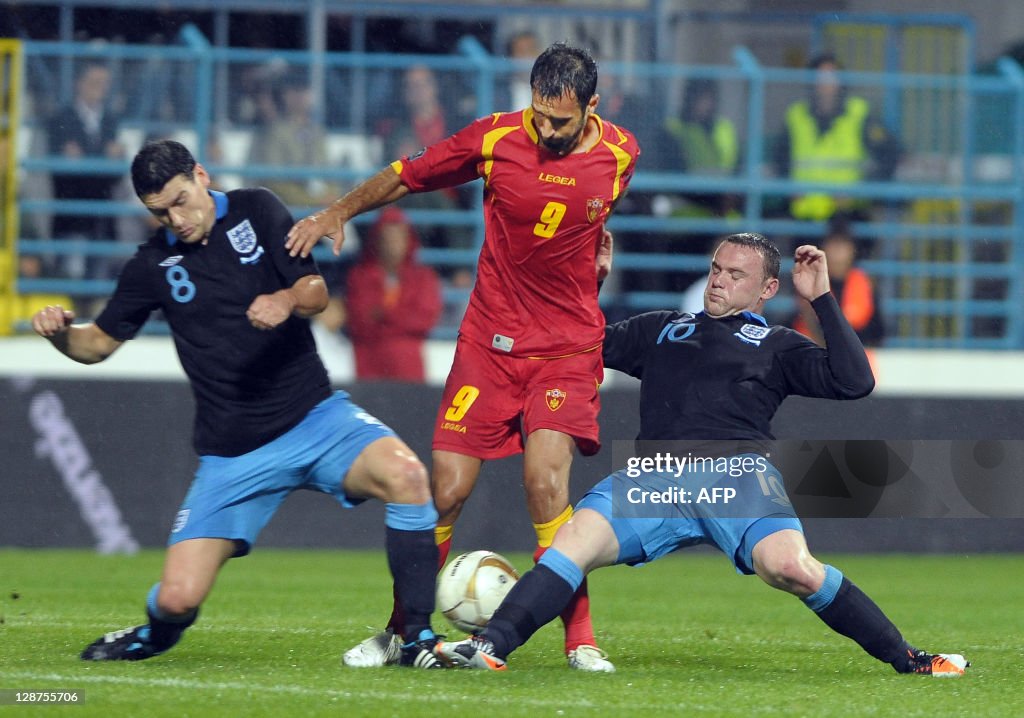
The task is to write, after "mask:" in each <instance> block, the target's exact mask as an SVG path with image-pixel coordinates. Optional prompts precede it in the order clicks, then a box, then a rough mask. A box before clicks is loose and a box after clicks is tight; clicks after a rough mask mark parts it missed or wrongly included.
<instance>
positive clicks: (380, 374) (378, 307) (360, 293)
mask: <svg viewBox="0 0 1024 718" xmlns="http://www.w3.org/2000/svg"><path fill="white" fill-rule="evenodd" d="M418 244H419V242H418V239H417V237H416V232H415V230H414V229H413V227H412V225H410V224H409V221H408V219H407V218H406V216H405V213H404V212H403V211H402V210H401V209H399V208H398V207H386V208H385V209H383V210H382V211H381V213H380V217H379V218H378V219H377V222H376V223H375V224H374V226H373V227H372V228H371V230H370V232H369V233H368V236H367V239H366V242H365V243H364V245H363V256H362V260H361V261H360V262H359V263H358V264H356V265H355V266H354V267H353V268H352V271H351V272H350V273H349V277H348V291H347V293H346V297H345V300H346V301H345V304H346V305H347V314H348V316H347V326H348V333H349V337H350V338H351V339H352V347H353V349H354V351H355V358H356V378H357V379H359V380H363V379H396V380H399V381H408V382H423V381H424V379H425V373H424V365H423V344H424V340H425V339H426V338H427V335H428V334H429V333H430V330H431V329H433V328H434V325H435V324H436V323H437V320H438V318H439V317H440V315H441V284H440V280H439V279H438V276H437V273H436V272H434V270H433V269H431V268H430V267H427V266H425V265H423V264H420V263H418V262H417V261H416V248H417V246H418Z"/></svg>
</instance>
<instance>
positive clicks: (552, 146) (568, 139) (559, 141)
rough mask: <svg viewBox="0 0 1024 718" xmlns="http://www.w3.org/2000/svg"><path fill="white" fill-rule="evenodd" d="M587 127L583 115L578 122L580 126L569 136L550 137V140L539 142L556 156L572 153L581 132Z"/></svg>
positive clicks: (581, 134)
mask: <svg viewBox="0 0 1024 718" xmlns="http://www.w3.org/2000/svg"><path fill="white" fill-rule="evenodd" d="M586 126H587V115H586V114H584V115H583V119H582V120H580V126H579V127H577V128H576V131H575V132H573V133H572V134H571V135H568V136H564V137H552V138H551V139H544V138H543V137H541V138H540V142H541V144H542V145H544V147H545V148H546V149H548V150H551V151H552V152H554V153H555V154H556V155H567V154H569V153H570V152H572V151H573V150H574V149H575V148H576V145H578V144H579V142H580V138H581V137H582V136H583V130H584V129H585V128H586Z"/></svg>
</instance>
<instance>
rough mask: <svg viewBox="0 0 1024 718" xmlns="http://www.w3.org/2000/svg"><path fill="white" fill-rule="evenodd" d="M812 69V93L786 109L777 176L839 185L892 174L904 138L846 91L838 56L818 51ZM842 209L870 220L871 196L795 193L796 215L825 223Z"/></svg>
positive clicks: (776, 160) (863, 101)
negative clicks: (814, 74)
mask: <svg viewBox="0 0 1024 718" xmlns="http://www.w3.org/2000/svg"><path fill="white" fill-rule="evenodd" d="M809 68H810V69H813V70H815V71H816V73H817V74H816V80H815V82H814V85H813V86H812V87H811V95H810V97H809V98H807V99H804V100H799V101H797V102H795V103H793V104H792V105H790V106H789V108H788V109H787V110H786V123H785V129H784V131H783V133H782V135H781V137H780V139H779V142H778V143H777V145H776V148H775V158H774V163H775V167H776V171H777V173H778V175H779V176H782V177H789V178H790V179H793V180H796V181H799V182H829V183H835V184H839V185H850V184H855V183H857V182H860V181H862V180H864V179H876V180H887V179H890V178H891V177H892V175H893V173H894V172H895V171H896V167H897V165H898V164H899V161H900V158H901V156H902V152H903V150H902V146H901V143H900V142H899V140H898V139H897V138H896V137H895V136H894V135H893V134H892V133H891V132H890V131H889V130H888V129H887V128H886V127H885V125H883V124H882V122H881V121H880V120H878V119H877V118H876V117H874V116H873V114H872V111H871V106H870V105H869V103H868V101H867V100H866V99H864V98H863V97H858V96H856V95H849V94H847V92H846V88H844V87H843V86H842V85H841V84H840V83H839V79H838V76H837V74H836V73H837V72H838V71H839V70H840V66H839V63H838V61H837V60H836V57H835V55H832V54H831V53H826V54H823V55H819V56H817V57H815V58H814V59H813V60H812V61H811V62H810V64H809ZM837 209H845V210H848V211H849V210H852V211H856V212H857V213H858V215H859V216H860V217H861V218H864V219H867V213H868V210H869V209H870V201H869V200H867V199H864V198H851V197H845V196H843V193H842V190H841V188H837V190H836V191H834V192H830V193H821V192H810V193H806V194H801V195H799V196H796V197H793V198H792V199H791V202H790V208H789V211H790V214H791V215H792V216H793V217H794V218H795V219H805V220H812V221H817V222H821V221H824V220H827V219H828V218H829V217H831V216H832V215H833V213H835V211H836V210H837Z"/></svg>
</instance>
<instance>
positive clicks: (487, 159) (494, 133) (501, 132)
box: [480, 125, 519, 184]
mask: <svg viewBox="0 0 1024 718" xmlns="http://www.w3.org/2000/svg"><path fill="white" fill-rule="evenodd" d="M518 129H519V125H513V126H512V127H499V128H498V129H496V130H491V131H490V132H485V133H484V140H483V143H482V145H481V147H480V154H481V155H482V156H483V158H484V183H485V184H486V183H487V182H489V181H490V179H491V169H492V168H493V167H494V146H495V145H496V144H498V142H499V141H500V140H501V138H503V137H504V136H505V135H507V134H508V133H510V132H515V131H516V130H518Z"/></svg>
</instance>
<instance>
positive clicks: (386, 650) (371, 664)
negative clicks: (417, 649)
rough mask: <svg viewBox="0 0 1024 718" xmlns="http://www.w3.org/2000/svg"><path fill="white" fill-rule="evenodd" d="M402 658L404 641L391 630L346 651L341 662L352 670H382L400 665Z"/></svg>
mask: <svg viewBox="0 0 1024 718" xmlns="http://www.w3.org/2000/svg"><path fill="white" fill-rule="evenodd" d="M401 656H402V639H401V637H400V636H396V635H395V632H394V631H392V630H391V629H390V628H389V629H387V630H386V631H381V632H380V633H377V634H374V635H372V636H370V637H369V638H367V639H366V640H364V641H362V642H360V643H359V645H357V646H353V647H352V648H350V649H348V650H347V651H345V655H344V656H342V658H341V661H342V663H344V664H345V665H346V666H349V667H350V668H380V667H382V666H392V665H394V664H396V663H398V659H399V658H401Z"/></svg>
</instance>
